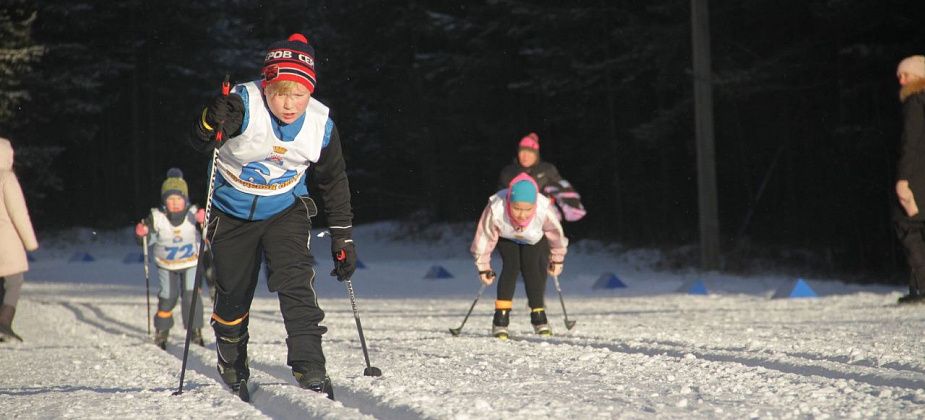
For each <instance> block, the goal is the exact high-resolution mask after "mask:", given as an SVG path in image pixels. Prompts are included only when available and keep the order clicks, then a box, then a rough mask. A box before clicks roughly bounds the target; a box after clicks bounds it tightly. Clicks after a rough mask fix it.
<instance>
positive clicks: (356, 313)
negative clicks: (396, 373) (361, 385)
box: [337, 249, 382, 376]
mask: <svg viewBox="0 0 925 420" xmlns="http://www.w3.org/2000/svg"><path fill="white" fill-rule="evenodd" d="M346 258H347V252H346V251H344V250H343V249H342V250H340V252H338V253H337V260H338V261H343V260H344V259H346ZM344 284H345V285H346V286H347V296H348V297H350V306H352V307H353V319H354V320H355V321H356V323H357V332H358V333H359V334H360V346H361V347H362V348H363V358H365V359H366V369H363V375H364V376H382V371H381V370H379V368H377V367H375V366H371V365H370V364H369V351H368V350H366V337H364V336H363V325H361V324H360V310H359V309H357V296H356V293H354V292H353V282H351V281H350V278H349V277H348V278H346V279H344Z"/></svg>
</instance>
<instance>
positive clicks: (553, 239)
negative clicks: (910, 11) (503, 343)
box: [470, 173, 568, 339]
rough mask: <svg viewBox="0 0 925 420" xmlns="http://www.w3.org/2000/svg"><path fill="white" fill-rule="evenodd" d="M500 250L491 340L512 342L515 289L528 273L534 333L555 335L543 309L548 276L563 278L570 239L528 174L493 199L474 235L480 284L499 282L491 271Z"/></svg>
mask: <svg viewBox="0 0 925 420" xmlns="http://www.w3.org/2000/svg"><path fill="white" fill-rule="evenodd" d="M495 245H497V246H498V248H499V250H500V251H501V262H502V268H501V279H500V280H499V281H498V295H497V296H498V297H497V300H496V301H495V316H494V319H493V321H492V334H493V335H494V336H495V337H498V338H501V339H506V338H508V325H509V323H510V313H511V308H512V307H513V302H512V299H513V297H514V288H515V286H516V282H517V276H518V274H521V273H523V278H524V288H525V289H526V291H527V303H528V305H529V306H530V323H531V324H533V330H534V332H535V333H537V334H539V335H552V329H551V328H549V322H548V321H547V320H546V309H545V307H544V296H543V294H544V292H545V289H546V274H547V273H549V274H550V275H553V276H558V275H559V274H561V273H562V265H563V263H564V261H565V253H566V248H567V247H568V239H567V238H566V237H565V235H564V234H563V232H562V225H561V224H560V223H559V219H557V218H556V216H555V213H554V212H553V209H552V203H551V202H550V200H549V199H548V198H546V197H545V196H543V195H542V194H540V193H539V191H538V187H537V184H536V181H534V180H533V178H532V177H531V176H530V175H528V174H527V173H521V174H520V175H517V176H515V177H514V179H512V180H511V182H510V184H509V185H508V188H506V189H503V190H501V191H498V192H497V193H496V194H495V195H493V196H491V198H489V199H488V205H487V206H485V210H484V211H483V212H482V217H481V218H480V219H479V224H478V227H477V228H476V229H475V238H474V239H473V240H472V246H471V247H470V251H471V252H472V256H473V257H474V258H475V266H476V268H477V269H478V271H479V278H480V279H481V281H482V282H483V283H485V284H486V285H490V284H491V283H492V282H493V281H494V279H495V273H494V272H493V271H492V270H491V253H492V251H493V250H494V249H495ZM546 261H549V263H548V265H547V264H546Z"/></svg>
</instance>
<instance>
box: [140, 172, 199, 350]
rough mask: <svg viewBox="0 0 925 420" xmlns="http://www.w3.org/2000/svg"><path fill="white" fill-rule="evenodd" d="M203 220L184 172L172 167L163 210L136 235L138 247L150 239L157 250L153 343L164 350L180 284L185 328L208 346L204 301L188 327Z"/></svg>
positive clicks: (165, 185) (163, 191)
mask: <svg viewBox="0 0 925 420" xmlns="http://www.w3.org/2000/svg"><path fill="white" fill-rule="evenodd" d="M204 218H205V211H204V210H201V209H197V208H196V206H195V205H191V204H190V202H189V188H187V185H186V181H184V180H183V172H181V171H180V170H179V169H177V168H171V169H170V170H168V171H167V179H166V180H164V183H163V184H162V185H161V207H160V208H152V209H151V214H150V215H148V217H147V218H145V219H144V220H142V221H141V222H139V223H138V224H137V225H135V236H136V239H137V240H138V242H139V244H141V243H142V238H144V237H148V246H149V247H150V248H153V249H154V262H155V264H157V279H158V282H159V283H160V290H159V291H158V293H157V314H156V315H155V317H154V330H155V333H154V344H156V345H157V346H158V347H160V348H162V349H166V348H167V337H168V336H169V335H170V328H171V327H173V308H174V307H175V306H176V305H177V298H178V297H179V295H180V288H179V287H177V284H178V283H180V284H182V287H183V305H182V310H181V314H182V317H183V327H184V328H193V337H192V341H193V342H194V343H196V344H199V345H200V346H204V345H205V343H204V342H203V340H202V299H196V310H195V312H193V314H194V316H193V318H192V320H193V323H192V324H193V325H192V326H190V325H188V322H189V319H190V301H191V299H192V296H193V287H194V285H193V283H194V281H195V278H196V266H197V264H198V262H199V242H200V240H201V235H200V232H199V224H201V223H202V221H203V219H204Z"/></svg>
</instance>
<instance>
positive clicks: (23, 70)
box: [0, 1, 44, 129]
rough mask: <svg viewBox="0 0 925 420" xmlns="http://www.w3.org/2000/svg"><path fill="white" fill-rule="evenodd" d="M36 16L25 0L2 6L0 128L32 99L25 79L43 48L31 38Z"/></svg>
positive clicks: (0, 9)
mask: <svg viewBox="0 0 925 420" xmlns="http://www.w3.org/2000/svg"><path fill="white" fill-rule="evenodd" d="M35 17H36V13H35V10H34V9H33V8H30V7H29V2H26V1H19V2H16V1H14V2H13V4H8V5H7V6H6V7H4V8H0V129H6V128H8V125H9V124H13V123H15V121H13V120H14V119H15V116H16V110H17V108H18V106H19V105H20V104H21V103H22V101H24V100H27V99H29V92H28V91H27V90H25V89H24V88H23V84H22V79H23V76H24V75H25V74H27V73H28V72H30V71H31V70H32V66H33V64H34V63H35V62H36V61H37V60H38V59H39V58H40V57H41V56H42V52H43V51H44V49H43V48H42V46H40V45H36V44H35V43H34V42H33V41H32V38H31V29H32V23H33V22H34V21H35Z"/></svg>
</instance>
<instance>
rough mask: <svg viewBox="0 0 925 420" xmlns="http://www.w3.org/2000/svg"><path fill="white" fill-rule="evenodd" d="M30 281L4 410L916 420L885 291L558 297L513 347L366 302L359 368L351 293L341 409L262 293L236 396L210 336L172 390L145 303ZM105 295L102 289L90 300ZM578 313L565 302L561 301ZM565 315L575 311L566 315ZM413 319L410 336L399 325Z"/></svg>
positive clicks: (338, 378)
mask: <svg viewBox="0 0 925 420" xmlns="http://www.w3.org/2000/svg"><path fill="white" fill-rule="evenodd" d="M69 287H72V288H76V289H78V290H79V291H80V292H81V293H79V297H76V298H75V297H70V296H67V295H66V294H65V293H64V291H65V288H64V287H62V286H61V285H56V284H37V283H33V284H32V285H31V286H30V288H29V293H27V294H26V295H25V296H24V303H23V305H22V313H21V314H20V315H19V317H17V325H18V326H19V329H20V330H22V331H23V332H24V333H25V334H24V336H25V337H26V338H27V341H26V342H25V343H22V344H3V346H2V347H0V368H2V369H0V377H2V383H3V385H2V386H0V396H3V395H5V396H15V397H16V398H15V399H14V398H0V399H2V400H3V401H4V402H3V403H2V405H3V409H4V410H5V411H4V412H5V413H7V414H8V415H20V416H23V417H26V418H31V417H78V418H83V417H97V416H105V417H137V416H144V415H147V414H150V415H157V416H166V417H172V416H177V417H193V418H206V417H214V416H222V417H228V416H233V417H240V418H262V417H272V418H298V417H304V416H314V417H327V418H476V417H487V418H502V417H506V418H528V417H541V418H553V417H564V416H575V415H576V413H581V416H580V417H582V418H614V417H617V418H620V417H629V418H638V417H643V418H645V417H704V418H706V417H709V418H717V417H719V418H742V417H749V416H773V417H782V418H791V417H792V418H796V417H805V416H822V417H824V416H832V417H890V418H917V417H919V418H920V417H921V416H925V392H923V391H922V388H925V374H923V369H925V364H923V363H922V357H921V356H920V355H921V354H923V353H922V352H923V350H925V345H923V340H922V335H921V333H920V332H918V331H917V327H916V325H922V322H923V321H925V315H923V314H921V311H919V310H917V309H916V308H914V307H913V308H908V307H900V306H894V305H891V300H892V299H894V296H892V295H883V294H873V293H867V294H856V295H848V296H837V297H828V298H822V299H816V300H804V301H778V300H774V301H770V300H766V299H763V298H756V297H752V296H741V295H735V296H713V297H693V296H684V295H663V296H659V297H651V298H645V297H635V298H579V299H572V300H570V307H569V310H570V317H573V318H574V319H577V320H578V321H579V325H578V327H576V329H575V330H573V331H572V332H569V333H562V331H564V327H563V326H562V324H561V313H560V312H557V311H553V310H552V309H550V318H551V319H550V321H551V324H552V325H553V327H554V331H555V332H556V333H558V334H559V335H556V336H553V337H550V338H542V337H537V336H535V335H533V334H532V329H531V327H530V325H529V322H528V315H527V311H526V310H520V311H518V310H517V308H515V311H514V316H513V317H512V321H511V332H512V339H511V340H510V341H500V340H496V339H494V338H491V337H489V336H488V331H489V328H490V327H489V326H490V322H491V317H490V313H491V304H490V303H486V304H484V305H482V304H480V305H478V306H477V307H476V310H475V311H474V312H473V315H472V318H471V319H470V320H469V323H468V324H467V328H466V329H465V330H463V333H462V334H461V335H460V336H459V337H452V336H451V335H450V334H449V332H448V331H447V325H453V324H455V323H456V322H458V318H459V317H460V315H461V313H464V311H465V310H466V309H467V305H468V303H467V302H465V301H463V300H461V299H367V300H365V301H364V302H365V306H366V307H367V308H368V309H367V310H366V311H365V312H364V313H363V315H364V319H363V320H364V328H367V329H368V333H367V334H368V336H369V340H370V341H369V344H370V357H371V359H372V361H373V362H374V364H377V365H379V366H380V367H381V368H382V369H383V372H384V376H383V377H381V378H370V377H365V376H363V375H362V371H363V368H364V367H365V364H364V361H363V357H362V353H361V349H360V347H359V342H358V340H357V338H356V329H355V325H354V324H353V317H352V311H351V310H350V309H349V307H348V306H347V305H346V304H345V301H346V299H341V300H338V299H330V300H324V301H322V305H323V307H326V308H331V309H329V310H328V316H327V320H326V325H327V326H328V327H329V328H330V332H329V333H328V335H327V336H326V345H325V351H326V354H327V356H328V369H329V372H330V374H331V375H332V378H333V379H334V383H335V393H336V395H337V396H338V400H339V401H338V402H331V401H329V400H327V399H325V398H323V397H322V396H319V395H317V394H313V393H310V392H308V391H305V390H302V389H299V388H298V387H297V386H296V385H295V382H294V380H293V379H292V376H291V374H290V372H289V369H288V367H287V366H286V364H285V357H286V355H285V341H284V338H285V332H284V331H285V330H284V327H283V324H282V322H281V319H279V315H278V312H277V311H278V309H277V305H278V303H277V302H276V300H275V299H273V298H258V299H257V300H255V304H254V309H253V311H252V314H253V317H252V320H251V322H252V324H251V326H252V327H251V330H252V337H253V341H252V342H251V346H250V350H251V368H252V372H253V381H254V382H255V383H257V384H258V387H257V391H256V392H255V394H254V401H253V404H247V403H244V402H241V401H239V400H237V398H236V397H234V395H232V394H231V393H230V392H229V391H228V389H227V388H226V387H225V386H224V385H223V384H222V383H221V381H220V379H219V378H218V375H217V374H216V372H215V369H214V363H215V353H214V339H212V338H211V337H209V336H208V335H207V340H206V341H207V348H202V347H199V346H192V347H191V352H190V365H189V367H188V369H189V370H188V372H187V384H186V387H185V388H186V390H185V392H184V395H183V396H181V397H173V396H171V395H170V394H171V392H172V391H173V390H175V387H176V385H177V373H178V369H179V366H180V357H181V356H182V345H183V341H182V340H183V338H184V337H183V335H182V334H181V330H179V329H175V331H172V333H173V334H172V335H171V340H170V342H169V347H168V351H167V352H164V351H162V350H160V349H158V348H156V347H155V346H153V345H151V344H149V343H148V342H147V341H146V340H145V325H144V323H145V322H146V319H145V317H144V316H143V315H144V296H143V294H139V293H137V292H132V291H130V290H122V291H121V293H117V292H115V291H114V290H113V287H112V286H107V287H106V291H105V293H99V294H94V293H93V290H94V289H101V288H100V287H99V286H92V285H74V286H69ZM101 291H102V290H101ZM573 308H574V309H573ZM572 312H574V314H575V315H571V313H572ZM410 326H413V328H410Z"/></svg>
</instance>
